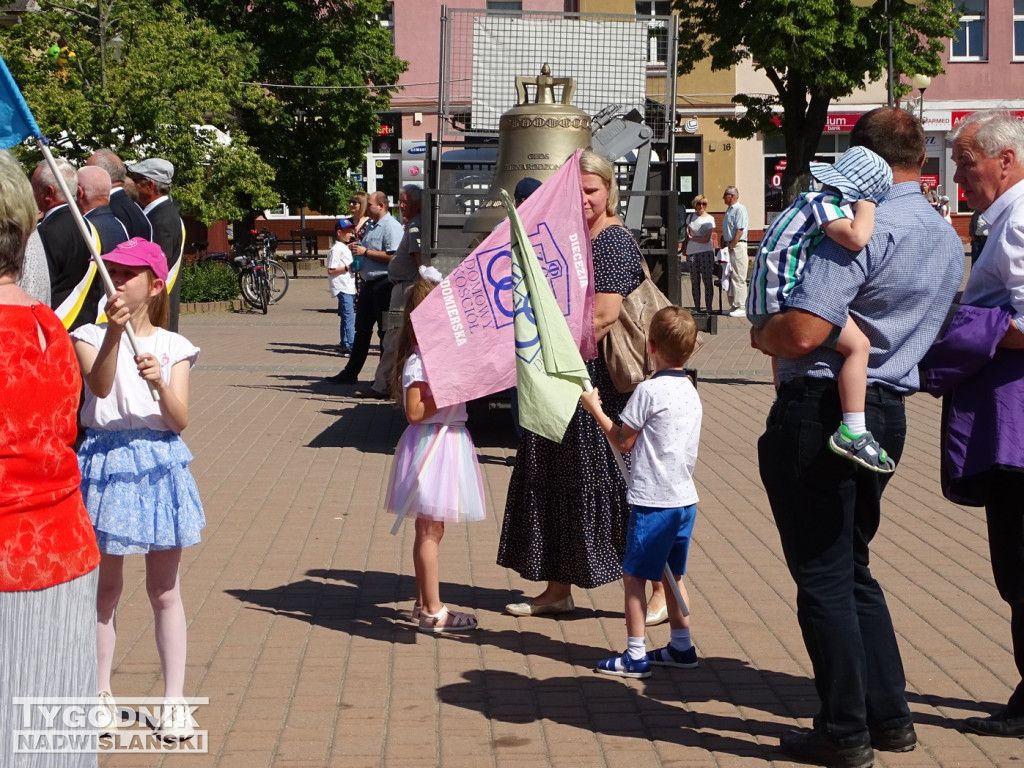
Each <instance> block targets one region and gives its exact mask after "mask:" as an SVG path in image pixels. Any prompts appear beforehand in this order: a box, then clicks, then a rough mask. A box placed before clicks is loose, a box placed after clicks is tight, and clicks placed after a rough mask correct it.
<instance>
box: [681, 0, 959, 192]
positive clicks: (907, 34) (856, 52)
mask: <svg viewBox="0 0 1024 768" xmlns="http://www.w3.org/2000/svg"><path fill="white" fill-rule="evenodd" d="M674 5H675V8H676V10H677V11H678V12H679V17H680V29H681V30H682V33H681V34H680V45H679V66H680V71H682V72H689V71H691V70H692V69H693V67H694V65H696V63H697V62H699V61H703V60H704V59H706V58H708V57H710V59H711V67H712V69H714V70H723V69H730V68H732V67H734V66H736V65H737V64H739V63H740V62H742V61H744V60H745V59H750V60H751V62H752V63H753V65H754V68H755V69H757V70H761V71H763V72H764V73H765V75H766V76H767V77H768V80H769V81H770V82H771V83H772V85H773V86H774V88H775V93H773V94H737V95H736V96H734V97H733V101H734V102H735V103H737V104H739V105H741V106H743V107H745V108H746V112H745V114H743V115H742V116H740V117H738V118H721V119H719V120H717V121H716V122H717V123H718V125H720V126H721V127H722V128H723V129H724V130H725V131H726V132H727V133H729V135H731V136H733V137H735V138H749V137H751V136H753V135H754V134H756V133H765V134H774V133H778V132H779V131H781V132H782V133H783V135H784V136H785V140H786V159H787V163H786V170H785V173H784V174H783V180H782V184H783V197H784V199H785V201H786V202H787V203H788V202H790V201H792V200H793V199H794V198H795V197H796V195H797V194H798V193H799V191H800V190H801V189H805V188H806V187H807V183H808V180H809V174H810V169H809V163H810V162H811V160H813V159H814V153H815V150H816V149H817V147H818V142H819V140H820V138H821V134H822V131H823V130H824V128H825V122H826V119H827V117H828V107H829V104H830V103H831V102H832V101H833V100H834V99H837V98H842V97H845V96H849V95H850V94H852V93H853V92H854V91H856V90H858V89H861V88H863V87H864V79H865V74H866V76H867V79H868V80H869V81H871V82H875V81H878V80H880V79H881V78H883V77H885V76H886V56H887V54H886V52H887V19H886V17H885V13H884V9H885V7H886V6H888V7H889V9H890V11H891V13H892V19H893V38H892V40H893V52H894V66H893V69H894V72H895V74H896V94H897V96H898V95H901V94H903V93H906V92H907V91H908V89H909V88H908V86H906V85H905V84H902V83H900V82H899V80H898V76H899V74H900V73H911V74H923V75H937V74H939V73H940V72H942V64H941V61H940V59H939V53H940V52H941V51H942V50H944V46H943V43H942V40H943V38H948V37H951V36H954V35H955V34H956V33H957V29H958V20H959V14H957V13H956V12H955V10H954V7H953V3H952V0H930V1H929V2H928V3H927V4H925V5H919V6H913V5H910V4H908V3H906V2H904V0H888V3H886V0H877V2H876V3H875V5H874V6H872V7H870V8H867V9H863V8H857V7H855V6H854V5H853V4H852V3H851V2H850V0H799V1H798V2H794V1H793V0H757V2H752V0H675V2H674ZM779 106H781V107H782V116H781V126H779V125H777V124H776V122H775V121H776V119H777V115H776V113H775V111H774V110H775V108H777V107H779Z"/></svg>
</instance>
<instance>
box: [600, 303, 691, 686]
mask: <svg viewBox="0 0 1024 768" xmlns="http://www.w3.org/2000/svg"><path fill="white" fill-rule="evenodd" d="M696 344H697V326H696V324H695V323H694V321H693V317H692V316H691V315H690V313H689V312H687V311H686V310H684V309H680V308H679V307H665V308H664V309H661V310H659V311H658V312H657V313H656V314H655V315H654V317H653V318H652V319H651V328H650V331H649V333H648V337H647V348H648V350H649V352H650V355H651V359H652V360H653V362H654V368H655V373H654V376H653V377H652V378H651V379H649V380H648V381H644V382H642V383H641V384H640V385H638V386H637V388H636V391H634V392H633V394H632V396H631V397H630V398H629V402H628V403H627V404H626V407H625V409H624V410H623V411H622V415H621V418H622V422H623V423H622V426H621V427H619V426H617V425H616V424H615V423H614V422H613V421H612V420H611V419H610V418H608V416H607V415H606V414H605V413H604V411H603V410H602V409H601V400H600V397H599V396H598V392H597V390H592V391H591V392H587V393H584V395H583V398H582V399H583V407H584V408H585V409H586V410H587V411H589V412H590V413H591V414H593V416H594V418H595V419H596V420H597V423H598V424H599V425H600V426H601V429H602V430H604V433H605V435H607V436H608V439H609V440H610V441H611V443H612V445H614V446H615V447H616V448H618V450H620V451H621V452H622V453H626V452H627V451H630V450H632V452H633V453H632V457H633V470H632V472H631V474H630V479H629V490H628V492H627V499H628V500H629V503H630V506H631V510H630V515H629V531H628V533H627V534H626V556H625V558H624V560H623V562H622V580H623V585H624V587H625V592H626V630H627V634H628V641H627V648H626V650H625V652H623V653H622V655H621V656H613V657H612V658H610V659H604V660H602V661H600V662H598V665H597V669H596V671H597V672H600V673H602V674H606V675H618V676H619V677H634V678H640V677H650V675H651V670H650V668H651V665H654V666H665V667H681V668H684V669H689V668H692V667H696V666H697V664H698V661H697V651H696V649H695V648H694V647H693V642H692V641H691V640H690V618H689V616H685V615H684V614H683V609H682V607H681V606H680V605H679V604H678V603H677V601H676V599H675V595H674V594H673V591H672V589H671V585H670V584H669V583H668V580H667V578H665V577H663V571H664V568H665V564H666V563H668V565H669V568H670V570H671V571H672V575H673V577H674V578H675V580H676V583H677V584H678V585H679V590H680V593H681V594H682V596H683V599H684V600H686V601H687V602H689V598H688V597H687V595H686V588H685V587H684V586H683V584H682V577H683V574H685V573H686V558H687V555H688V553H689V548H690V538H691V536H692V534H693V524H694V521H695V520H696V518H697V489H696V487H695V486H694V483H693V470H694V467H695V466H696V464H697V447H698V444H699V442H700V422H701V415H702V410H701V404H700V398H699V397H698V396H697V390H696V388H695V387H694V386H693V383H692V382H691V381H690V377H689V376H688V375H687V374H686V372H685V371H684V370H683V365H684V364H685V363H686V361H687V359H688V358H689V357H690V355H692V354H693V351H694V348H695V347H696ZM649 580H650V581H663V582H664V584H665V593H666V598H667V602H668V618H669V623H670V624H671V626H672V639H671V642H670V643H669V645H667V646H665V647H664V648H659V649H657V650H654V651H651V652H650V653H647V647H646V644H645V642H644V620H645V618H646V616H647V591H646V590H647V582H648V581H649Z"/></svg>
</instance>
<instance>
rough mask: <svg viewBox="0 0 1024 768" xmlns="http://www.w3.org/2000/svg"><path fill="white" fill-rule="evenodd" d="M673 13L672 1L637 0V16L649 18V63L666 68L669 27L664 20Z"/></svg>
mask: <svg viewBox="0 0 1024 768" xmlns="http://www.w3.org/2000/svg"><path fill="white" fill-rule="evenodd" d="M671 13H672V0H637V3H636V15H637V16H647V17H649V18H650V21H648V22H647V63H648V64H658V65H662V66H664V65H665V63H666V62H667V61H668V26H667V25H666V23H665V20H664V19H659V18H655V17H657V16H668V15H669V14H671Z"/></svg>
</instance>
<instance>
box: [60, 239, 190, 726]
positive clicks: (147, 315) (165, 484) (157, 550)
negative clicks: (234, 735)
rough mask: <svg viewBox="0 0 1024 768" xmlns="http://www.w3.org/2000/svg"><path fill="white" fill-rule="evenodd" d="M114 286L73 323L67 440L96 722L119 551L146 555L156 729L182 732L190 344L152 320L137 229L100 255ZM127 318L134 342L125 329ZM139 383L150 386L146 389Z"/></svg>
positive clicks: (159, 305) (109, 721)
mask: <svg viewBox="0 0 1024 768" xmlns="http://www.w3.org/2000/svg"><path fill="white" fill-rule="evenodd" d="M103 261H104V262H105V263H106V264H107V269H108V271H109V272H110V277H111V280H112V281H113V283H114V287H115V289H116V291H115V294H114V295H113V296H112V297H111V298H110V299H109V301H108V303H107V308H106V313H107V318H108V321H107V323H106V325H105V326H104V325H84V326H82V327H80V328H78V329H76V330H75V331H73V332H72V334H71V337H72V339H73V340H74V344H75V352H76V354H77V355H78V362H79V365H80V366H81V368H82V378H83V379H84V381H85V384H86V387H85V396H84V399H83V403H82V423H83V424H84V425H85V426H86V427H87V429H88V431H87V433H86V438H85V441H84V442H83V443H82V447H81V448H80V449H79V452H78V465H79V467H80V469H81V470H82V495H83V496H84V497H85V505H86V508H87V509H88V510H89V517H90V518H91V519H92V524H93V528H94V529H95V531H96V543H97V544H98V545H99V549H100V554H101V558H100V570H99V586H98V588H97V595H96V614H97V616H96V644H97V659H98V669H97V682H98V685H99V696H100V698H101V699H102V700H103V702H104V704H105V705H106V706H105V709H104V710H103V711H102V712H101V715H102V718H103V720H102V722H100V723H99V730H100V731H101V733H102V732H109V731H110V730H111V729H113V728H116V727H117V726H118V724H119V723H118V716H117V708H116V705H115V703H114V699H113V697H112V695H111V693H110V691H111V686H110V677H111V667H112V665H113V660H114V644H115V640H116V613H117V603H118V601H119V600H120V597H121V588H122V576H121V573H122V566H123V563H124V556H125V555H135V554H143V555H145V556H146V591H147V593H148V595H149V601H150V604H151V605H152V607H153V613H154V618H155V621H154V624H155V627H156V647H157V651H158V652H159V655H160V668H161V671H162V672H163V678H164V697H165V703H164V706H163V708H162V716H161V717H160V722H159V723H158V724H157V733H158V735H159V736H160V737H162V738H163V739H165V740H168V741H170V740H180V739H187V738H189V737H191V736H192V735H193V727H192V720H191V716H190V713H189V708H188V705H187V704H186V702H185V701H184V699H183V698H182V697H183V695H184V687H185V644H186V638H185V609H184V607H183V605H182V602H181V587H180V584H179V579H178V566H179V563H180V562H181V549H182V547H188V546H191V545H193V544H197V543H198V542H199V531H200V530H201V529H202V528H203V526H204V525H205V524H206V519H205V517H204V515H203V507H202V504H201V503H200V501H199V492H198V490H197V489H196V483H195V480H194V479H193V478H192V474H191V473H190V472H189V470H188V465H189V462H191V461H192V454H191V453H189V450H188V448H187V447H186V446H185V443H184V442H182V439H181V437H179V433H180V432H181V431H182V430H183V429H185V426H186V425H187V424H188V377H189V370H190V369H191V367H192V365H193V364H194V363H195V361H196V358H197V357H198V355H199V349H198V348H197V347H195V346H193V345H192V344H191V343H189V341H188V340H187V339H185V338H184V337H183V336H179V335H178V334H176V333H171V332H170V331H167V330H165V329H164V328H163V327H162V326H163V325H165V324H166V320H167V292H166V290H165V281H166V280H167V260H166V259H165V258H164V254H163V251H162V250H161V249H160V246H158V245H156V244H154V243H151V242H149V241H147V240H143V239H142V238H138V237H136V238H133V239H131V240H129V241H128V242H127V243H121V244H120V245H118V246H117V247H116V248H115V249H114V250H113V251H112V252H110V253H108V254H106V255H105V256H104V257H103ZM129 320H131V324H132V328H133V329H134V331H135V335H136V338H137V340H138V343H139V347H140V350H141V354H140V355H139V356H138V357H136V356H135V353H134V351H133V350H132V347H131V345H130V343H129V341H128V337H127V334H125V333H124V330H125V326H126V325H127V323H128V321H129ZM150 387H152V388H153V389H155V390H156V392H157V393H158V394H159V398H160V399H159V401H156V400H154V399H153V396H152V394H151V393H150Z"/></svg>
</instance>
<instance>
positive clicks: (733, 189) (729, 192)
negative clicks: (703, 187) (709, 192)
mask: <svg viewBox="0 0 1024 768" xmlns="http://www.w3.org/2000/svg"><path fill="white" fill-rule="evenodd" d="M722 194H723V195H736V199H737V200H739V199H740V191H739V190H738V189H737V188H736V187H726V188H725V192H723V193H722Z"/></svg>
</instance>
